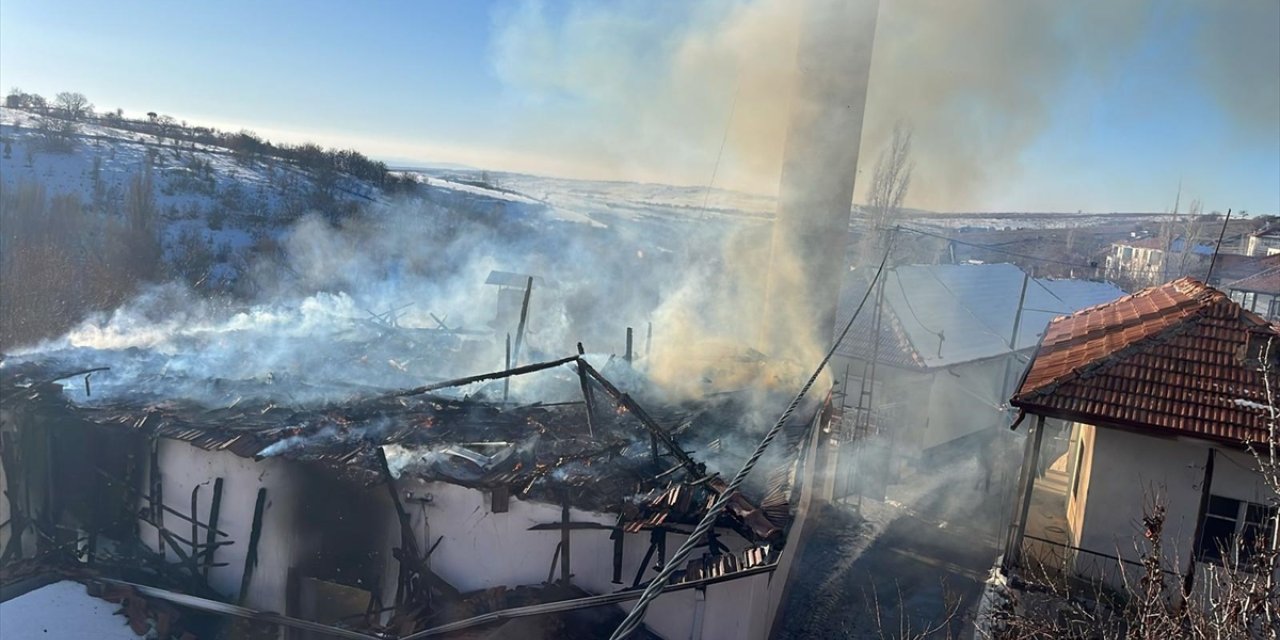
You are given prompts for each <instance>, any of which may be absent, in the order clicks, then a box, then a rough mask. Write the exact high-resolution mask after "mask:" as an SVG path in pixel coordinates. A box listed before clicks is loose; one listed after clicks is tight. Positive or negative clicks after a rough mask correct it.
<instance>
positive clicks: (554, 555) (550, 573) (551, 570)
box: [547, 541, 564, 584]
mask: <svg viewBox="0 0 1280 640" xmlns="http://www.w3.org/2000/svg"><path fill="white" fill-rule="evenodd" d="M562 547H564V542H563V541H561V542H557V543H556V550H555V551H552V552H551V566H550V567H548V568H547V584H551V583H552V582H554V581H555V579H556V565H557V564H559V563H560V549H561V548H562Z"/></svg>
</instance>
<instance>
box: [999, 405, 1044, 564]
mask: <svg viewBox="0 0 1280 640" xmlns="http://www.w3.org/2000/svg"><path fill="white" fill-rule="evenodd" d="M1028 428H1029V429H1030V431H1028V432H1027V443H1026V447H1025V448H1024V449H1023V453H1022V471H1021V473H1020V474H1019V476H1018V503H1017V505H1016V506H1015V510H1014V516H1015V517H1017V521H1016V522H1014V523H1011V524H1010V529H1011V531H1010V535H1009V538H1008V540H1007V541H1006V542H1005V549H1004V563H1003V566H1004V568H1005V569H1006V570H1008V569H1012V568H1013V567H1016V566H1018V561H1019V560H1020V559H1021V558H1020V556H1021V555H1022V537H1023V536H1024V535H1025V534H1026V532H1027V515H1028V514H1030V513H1031V492H1032V491H1034V490H1035V484H1036V466H1038V465H1039V464H1040V438H1041V436H1043V435H1044V416H1036V421H1035V424H1032V425H1031V426H1030V427H1028Z"/></svg>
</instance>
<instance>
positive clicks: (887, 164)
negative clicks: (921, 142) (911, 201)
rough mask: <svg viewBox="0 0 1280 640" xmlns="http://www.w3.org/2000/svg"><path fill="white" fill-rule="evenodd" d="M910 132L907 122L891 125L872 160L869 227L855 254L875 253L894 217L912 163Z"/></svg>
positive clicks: (908, 182)
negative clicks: (891, 130)
mask: <svg viewBox="0 0 1280 640" xmlns="http://www.w3.org/2000/svg"><path fill="white" fill-rule="evenodd" d="M911 135H912V134H911V128H910V127H909V126H907V125H904V124H903V123H901V122H900V123H898V124H896V125H894V127H893V136H892V137H891V138H890V139H889V144H888V146H886V147H885V148H884V149H882V150H881V151H880V157H879V158H878V159H877V160H876V168H875V173H874V175H873V176H872V178H871V188H870V190H869V191H868V193H867V214H868V220H867V223H868V226H869V228H868V229H867V233H866V235H865V236H863V241H862V243H861V247H860V249H861V251H859V255H863V256H869V255H873V254H876V253H878V251H879V248H880V247H882V246H883V244H884V243H883V239H884V238H885V237H887V234H888V229H889V227H891V226H893V224H894V223H895V222H896V220H897V217H898V212H899V210H900V209H901V208H902V201H903V199H905V198H906V196H907V188H908V187H910V186H911V170H912V169H913V168H914V167H915V162H913V161H912V160H911Z"/></svg>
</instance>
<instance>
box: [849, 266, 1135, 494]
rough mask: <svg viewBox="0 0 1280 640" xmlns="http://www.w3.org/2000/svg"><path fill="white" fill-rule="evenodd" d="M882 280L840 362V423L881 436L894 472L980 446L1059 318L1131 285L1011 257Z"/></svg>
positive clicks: (1002, 420)
mask: <svg viewBox="0 0 1280 640" xmlns="http://www.w3.org/2000/svg"><path fill="white" fill-rule="evenodd" d="M883 282H884V289H883V303H882V304H877V295H875V294H874V293H873V294H872V295H871V297H870V298H868V300H867V306H866V308H864V309H863V311H862V313H860V314H859V315H858V317H857V320H856V322H855V324H854V326H853V329H852V330H851V332H850V334H849V335H848V336H847V337H846V338H845V339H844V340H843V341H842V342H841V343H840V344H839V346H838V347H837V351H836V356H835V358H834V359H833V361H832V370H833V373H834V375H835V377H836V379H837V381H838V384H837V391H838V392H839V393H842V394H843V399H842V402H841V405H842V406H843V417H842V425H843V426H842V429H844V430H845V432H846V433H847V434H848V438H849V439H857V438H863V437H865V436H869V435H872V436H874V435H878V436H879V440H880V441H881V443H882V445H881V446H883V447H884V448H885V449H887V451H885V455H883V456H878V461H879V462H885V463H887V465H888V467H887V468H886V469H884V473H883V474H882V475H883V476H884V480H885V481H886V482H892V481H894V479H895V478H896V477H898V475H899V474H900V473H903V472H906V471H909V470H910V469H911V468H920V467H925V466H930V465H932V464H936V463H938V462H941V461H944V460H948V459H958V458H960V457H963V456H967V455H972V454H974V453H977V452H978V451H981V450H982V448H983V447H985V446H987V445H988V440H990V439H991V438H992V437H993V436H994V434H996V433H998V430H999V427H1002V426H1005V425H1008V424H1009V422H1010V421H1011V417H1010V413H1009V412H1008V411H1007V410H1006V405H1005V399H1006V398H1008V397H1009V393H1010V392H1011V391H1012V389H1013V387H1014V385H1015V383H1016V382H1017V379H1018V376H1019V375H1020V374H1021V372H1022V370H1023V367H1024V366H1025V363H1026V361H1027V359H1028V358H1029V355H1030V351H1031V350H1032V349H1033V348H1034V347H1035V345H1036V343H1037V342H1038V341H1039V340H1040V334H1041V333H1043V332H1044V329H1045V326H1046V325H1047V324H1048V323H1049V320H1050V319H1051V318H1053V317H1055V316H1059V315H1062V314H1065V313H1071V312H1074V311H1076V310H1079V309H1083V308H1085V307H1088V306H1091V305H1094V304H1099V303H1101V302H1105V301H1107V300H1112V299H1114V298H1116V297H1117V296H1120V295H1123V293H1124V292H1123V291H1121V290H1120V289H1118V288H1117V287H1115V286H1114V285H1112V284H1109V283H1103V282H1090V281H1084V280H1053V279H1046V278H1030V277H1028V276H1027V274H1025V273H1024V272H1023V271H1022V270H1021V269H1019V268H1018V267H1016V266H1014V265H1011V264H977V265H947V264H943V265H921V266H903V267H897V268H895V269H893V270H891V271H889V272H888V273H887V274H886V276H885V279H884V281H883ZM1024 287H1025V296H1024V295H1023V291H1024ZM865 291H866V282H865V280H864V279H861V278H859V277H856V276H855V277H851V278H850V279H849V281H848V282H847V283H846V284H845V291H844V293H843V294H842V295H841V312H840V317H842V318H847V317H849V316H851V315H852V314H853V308H854V307H855V306H856V305H857V304H858V301H859V299H860V298H861V297H862V294H863V292H865ZM877 309H879V314H878V315H879V318H878V324H879V332H878V333H877V332H876V331H875V329H876V326H877ZM873 363H874V365H873ZM855 430H862V431H871V432H873V433H871V434H863V433H857V434H855V433H853V431H855Z"/></svg>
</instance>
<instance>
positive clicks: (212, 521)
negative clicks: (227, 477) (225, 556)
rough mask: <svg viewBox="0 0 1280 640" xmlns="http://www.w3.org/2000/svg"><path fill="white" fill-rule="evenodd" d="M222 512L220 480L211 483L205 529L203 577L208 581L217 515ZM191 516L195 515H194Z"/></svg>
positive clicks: (213, 549) (215, 537) (215, 547)
mask: <svg viewBox="0 0 1280 640" xmlns="http://www.w3.org/2000/svg"><path fill="white" fill-rule="evenodd" d="M221 511H222V478H218V479H217V480H214V481H213V498H212V500H211V502H210V504H209V526H208V527H207V528H206V529H205V538H204V544H205V552H204V577H205V579H206V580H208V579H209V568H210V567H212V566H213V552H214V551H216V550H217V549H218V545H217V544H215V543H216V542H217V534H216V533H215V531H216V530H217V528H218V515H219V514H220V512H221ZM191 515H193V516H194V515H195V514H194V513H193V514H191Z"/></svg>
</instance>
